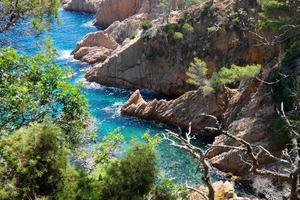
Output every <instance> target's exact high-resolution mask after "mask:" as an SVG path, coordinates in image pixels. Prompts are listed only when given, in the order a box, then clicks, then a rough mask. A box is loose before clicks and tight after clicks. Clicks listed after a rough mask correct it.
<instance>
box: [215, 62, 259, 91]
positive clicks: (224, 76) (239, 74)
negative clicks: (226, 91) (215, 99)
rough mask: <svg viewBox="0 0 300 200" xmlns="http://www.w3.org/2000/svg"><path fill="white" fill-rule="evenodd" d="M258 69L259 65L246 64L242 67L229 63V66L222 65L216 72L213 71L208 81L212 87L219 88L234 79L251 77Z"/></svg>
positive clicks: (240, 79) (239, 79) (257, 72)
mask: <svg viewBox="0 0 300 200" xmlns="http://www.w3.org/2000/svg"><path fill="white" fill-rule="evenodd" d="M260 70H261V65H246V66H244V67H240V66H237V65H231V67H230V68H226V67H222V68H221V69H220V70H219V71H218V72H215V73H213V75H212V77H211V79H210V80H209V83H210V85H211V86H212V87H213V88H220V87H221V86H223V85H228V84H231V83H233V82H235V81H242V80H247V79H251V78H253V77H255V76H257V75H258V74H259V73H260Z"/></svg>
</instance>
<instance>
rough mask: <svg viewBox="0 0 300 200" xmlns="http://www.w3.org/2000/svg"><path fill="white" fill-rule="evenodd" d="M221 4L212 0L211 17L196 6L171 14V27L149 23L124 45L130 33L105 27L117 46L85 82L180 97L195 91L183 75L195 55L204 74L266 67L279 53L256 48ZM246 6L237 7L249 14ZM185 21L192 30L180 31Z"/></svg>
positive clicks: (246, 33)
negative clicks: (241, 66) (245, 66)
mask: <svg viewBox="0 0 300 200" xmlns="http://www.w3.org/2000/svg"><path fill="white" fill-rule="evenodd" d="M220 2H221V1H217V3H216V4H215V7H213V8H212V12H211V13H204V12H203V8H202V7H201V6H200V7H197V8H194V9H192V10H189V11H188V12H186V13H179V14H178V13H176V15H174V17H170V19H169V20H168V21H169V22H170V21H172V23H174V24H171V25H170V24H167V25H164V21H163V20H154V21H153V28H152V29H150V30H148V31H146V32H145V31H144V32H143V33H142V34H141V35H140V36H139V35H137V36H136V38H134V39H133V40H130V41H129V40H125V41H127V42H125V43H124V38H125V36H126V35H127V36H128V35H129V32H130V31H121V30H122V29H120V28H119V29H116V28H111V27H109V28H108V30H111V29H113V30H114V31H113V32H114V33H113V34H111V36H113V37H115V40H116V41H118V43H119V44H120V45H121V46H120V48H118V49H117V50H116V51H113V52H112V54H111V56H109V57H108V58H107V59H106V60H105V61H104V62H100V63H97V64H96V65H94V67H92V68H91V70H90V71H89V72H88V73H87V75H86V78H87V80H88V81H95V82H97V83H100V84H106V85H112V86H127V87H130V88H133V89H138V88H149V89H152V90H154V91H156V92H159V93H163V94H166V95H181V94H184V93H185V92H187V91H189V90H191V89H194V88H193V87H192V86H190V85H188V84H187V83H186V79H187V76H186V74H185V72H186V68H187V66H188V65H189V63H190V62H191V61H192V59H193V57H195V56H198V57H201V58H202V59H204V60H205V61H206V62H207V63H208V68H209V73H212V72H213V71H215V70H216V69H217V68H220V67H223V66H230V65H231V64H244V63H265V62H267V61H268V60H269V59H270V58H272V57H273V56H274V54H275V53H276V52H277V51H278V49H277V48H276V47H274V48H273V49H271V50H270V49H269V48H266V47H265V46H264V45H261V44H260V42H259V40H257V38H256V36H255V35H254V34H251V33H249V31H244V29H245V28H243V29H241V27H239V26H240V25H239V24H236V22H235V21H233V16H231V15H230V14H228V13H230V12H231V9H234V8H235V6H237V5H236V4H234V3H233V2H235V1H233V2H232V1H230V2H229V3H232V4H233V5H232V6H231V7H228V5H227V8H228V10H226V9H225V10H224V9H223V8H224V7H226V5H225V4H226V3H228V2H224V3H223V2H221V3H220ZM247 2H248V1H244V2H242V3H241V4H243V5H242V6H244V7H245V8H247V10H251V9H250V8H251V7H250V6H251V5H249V4H250V3H249V4H248V3H247ZM238 4H240V3H238ZM238 6H241V5H238ZM221 8H222V9H223V10H222V9H221ZM229 8H230V9H229ZM214 10H216V11H214ZM217 10H218V11H217ZM249 12H251V11H249ZM173 13H174V12H173ZM212 13H214V14H212ZM250 15H251V13H250ZM144 16H145V15H144ZM145 17H146V16H145ZM133 19H134V17H130V18H129V19H126V20H125V22H126V24H124V22H114V23H113V24H112V25H111V26H112V27H115V26H116V23H123V24H124V25H123V26H121V25H118V27H130V26H128V24H131V23H129V21H132V20H133ZM135 19H136V18H135ZM182 19H184V20H182ZM136 21H137V22H135V24H139V25H140V24H141V21H140V23H138V21H139V20H138V19H136ZM186 22H188V23H189V24H190V25H192V26H193V30H187V29H186V28H184V25H185V23H186ZM245 23H246V22H245ZM216 24H217V25H216ZM137 27H138V26H136V27H135V28H137ZM123 29H124V30H131V33H133V32H139V31H138V29H137V30H136V31H133V30H134V29H129V28H123ZM175 31H176V32H181V33H182V34H183V37H182V38H174V32H175ZM123 33H124V34H123ZM120 36H122V37H121V39H120V40H119V38H120ZM270 37H272V36H271V35H270ZM224 52H226V53H224Z"/></svg>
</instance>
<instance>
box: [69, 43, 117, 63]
mask: <svg viewBox="0 0 300 200" xmlns="http://www.w3.org/2000/svg"><path fill="white" fill-rule="evenodd" d="M111 52H112V50H110V49H107V48H105V47H82V48H80V49H79V50H78V51H76V52H74V53H73V55H74V58H75V59H77V60H81V61H82V62H87V63H90V64H94V63H97V62H103V61H105V60H106V59H107V57H108V56H109V55H110V54H111Z"/></svg>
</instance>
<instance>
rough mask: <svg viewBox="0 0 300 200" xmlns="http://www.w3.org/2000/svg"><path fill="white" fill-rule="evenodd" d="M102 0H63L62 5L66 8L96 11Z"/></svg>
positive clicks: (89, 11)
mask: <svg viewBox="0 0 300 200" xmlns="http://www.w3.org/2000/svg"><path fill="white" fill-rule="evenodd" d="M102 1H103V0H63V1H62V3H63V7H64V9H66V10H71V11H79V12H88V13H96V12H97V10H98V7H99V4H100V3H101V2H102Z"/></svg>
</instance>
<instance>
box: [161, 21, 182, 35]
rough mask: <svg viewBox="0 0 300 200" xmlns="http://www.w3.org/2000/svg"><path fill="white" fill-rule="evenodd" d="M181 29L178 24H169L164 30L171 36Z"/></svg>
mask: <svg viewBox="0 0 300 200" xmlns="http://www.w3.org/2000/svg"><path fill="white" fill-rule="evenodd" d="M177 31H180V27H179V25H178V24H167V25H166V26H165V27H164V32H165V33H167V35H169V36H173V35H174V33H175V32H177Z"/></svg>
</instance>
